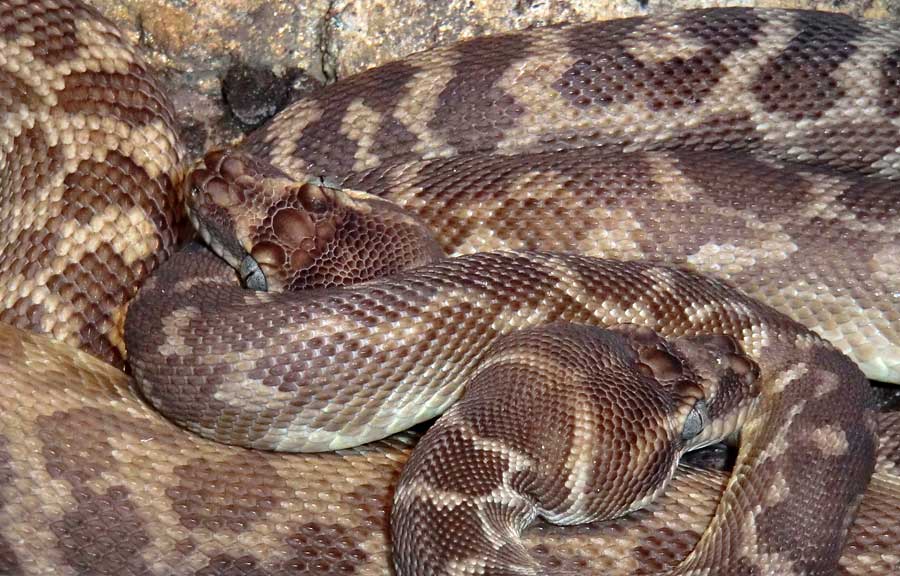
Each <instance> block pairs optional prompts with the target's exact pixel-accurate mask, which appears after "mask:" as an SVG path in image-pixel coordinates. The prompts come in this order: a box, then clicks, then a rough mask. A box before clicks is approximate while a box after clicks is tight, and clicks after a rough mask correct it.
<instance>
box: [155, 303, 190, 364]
mask: <svg viewBox="0 0 900 576" xmlns="http://www.w3.org/2000/svg"><path fill="white" fill-rule="evenodd" d="M199 317H200V310H199V309H198V308H196V307H195V306H184V307H182V308H178V309H176V310H173V311H172V313H171V314H169V315H168V316H166V317H164V318H163V319H162V333H163V334H165V335H166V339H165V344H161V345H160V346H159V354H160V355H161V356H164V357H168V356H189V355H191V354H193V353H194V349H193V347H191V346H188V345H187V343H186V342H185V339H184V337H183V336H182V335H181V333H182V332H183V331H184V329H185V328H188V327H189V326H190V325H191V322H192V321H194V320H196V319H197V318H199Z"/></svg>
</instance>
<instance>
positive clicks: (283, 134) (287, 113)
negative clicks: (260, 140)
mask: <svg viewBox="0 0 900 576" xmlns="http://www.w3.org/2000/svg"><path fill="white" fill-rule="evenodd" d="M323 113H324V110H323V109H322V107H321V105H320V104H319V103H318V102H316V101H315V100H312V99H310V98H306V99H303V100H298V101H297V102H295V103H294V104H291V105H290V106H288V107H287V108H285V109H284V110H283V111H281V112H280V113H279V115H278V118H279V121H278V122H274V123H271V124H269V125H268V126H267V127H266V128H265V131H266V136H265V141H266V143H268V144H269V145H270V146H272V152H271V153H270V157H271V158H272V159H273V160H274V164H276V165H277V166H278V168H280V169H281V170H283V171H284V172H285V173H287V174H288V175H290V176H291V177H292V178H294V179H295V180H297V181H299V182H305V181H307V180H308V179H309V177H310V174H308V173H307V171H306V166H307V164H309V163H310V162H311V159H310V158H303V157H301V155H300V154H299V151H298V150H297V141H298V139H299V136H300V135H301V134H302V133H303V131H302V129H301V130H300V131H299V132H298V129H297V127H298V126H304V127H305V126H310V125H312V124H313V123H315V122H318V121H319V120H321V118H322V114H323ZM329 176H335V175H333V174H330V175H329Z"/></svg>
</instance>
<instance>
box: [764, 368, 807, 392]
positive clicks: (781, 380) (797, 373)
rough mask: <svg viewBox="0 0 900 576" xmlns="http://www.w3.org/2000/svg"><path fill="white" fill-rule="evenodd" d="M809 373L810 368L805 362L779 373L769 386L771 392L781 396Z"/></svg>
mask: <svg viewBox="0 0 900 576" xmlns="http://www.w3.org/2000/svg"><path fill="white" fill-rule="evenodd" d="M807 372H809V367H808V366H807V365H806V363H805V362H798V363H797V364H794V365H793V366H791V367H790V368H788V369H787V370H783V371H782V372H779V373H778V375H777V376H775V378H774V379H773V380H772V382H771V383H770V384H769V386H768V388H769V392H770V393H772V394H781V393H782V392H784V391H785V390H787V387H788V386H789V385H790V384H791V383H792V382H795V381H797V380H798V379H800V378H802V377H803V376H804V375H805V374H806V373H807Z"/></svg>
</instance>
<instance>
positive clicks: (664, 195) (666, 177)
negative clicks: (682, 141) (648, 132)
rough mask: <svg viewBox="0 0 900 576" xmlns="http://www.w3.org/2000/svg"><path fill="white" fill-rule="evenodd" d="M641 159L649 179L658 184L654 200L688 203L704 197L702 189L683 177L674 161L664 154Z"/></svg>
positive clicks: (649, 155)
mask: <svg viewBox="0 0 900 576" xmlns="http://www.w3.org/2000/svg"><path fill="white" fill-rule="evenodd" d="M642 158H643V161H644V163H645V164H646V165H647V166H648V167H649V168H650V177H651V178H653V181H654V182H656V183H657V184H659V189H658V190H657V191H656V193H655V194H654V198H656V199H658V200H660V201H663V202H690V201H692V200H694V199H696V198H703V197H704V195H705V191H704V190H703V188H702V187H700V186H698V185H697V183H696V182H694V181H693V180H692V179H690V178H688V177H687V176H685V175H684V173H683V172H682V171H681V169H680V168H679V167H678V161H677V160H676V159H674V158H671V157H670V156H668V155H666V154H645V155H643V157H642Z"/></svg>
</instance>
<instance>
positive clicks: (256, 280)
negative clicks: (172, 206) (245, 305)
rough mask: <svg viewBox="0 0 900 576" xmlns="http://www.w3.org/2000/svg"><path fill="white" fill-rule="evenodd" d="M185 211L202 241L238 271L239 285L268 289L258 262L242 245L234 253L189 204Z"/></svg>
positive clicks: (264, 275)
mask: <svg viewBox="0 0 900 576" xmlns="http://www.w3.org/2000/svg"><path fill="white" fill-rule="evenodd" d="M186 211H187V214H188V218H189V219H190V221H191V224H192V225H193V226H194V229H195V230H197V232H199V234H200V237H201V238H202V239H203V242H204V243H205V244H206V245H207V246H208V247H209V249H210V250H212V251H213V253H215V254H216V256H218V257H219V258H222V259H223V260H225V262H227V263H228V265H229V266H231V267H232V268H234V269H235V270H236V271H237V272H238V274H239V275H240V278H241V285H242V286H244V288H247V289H249V290H256V291H260V292H267V291H268V289H269V283H268V280H267V279H266V274H265V272H263V270H262V268H260V266H259V263H258V262H257V261H256V259H255V258H253V256H251V255H250V254H249V253H248V252H247V251H246V250H245V249H244V248H243V247H241V248H240V250H241V255H240V256H238V255H236V254H235V253H234V251H233V250H231V249H229V248H228V247H226V246H225V244H224V243H222V242H221V241H220V240H219V239H218V238H217V237H216V235H215V234H213V233H212V232H210V230H209V227H208V226H206V225H203V224H201V221H200V218H198V217H197V214H196V213H195V212H194V211H193V210H192V209H191V208H190V206H188V207H187V210H186Z"/></svg>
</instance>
